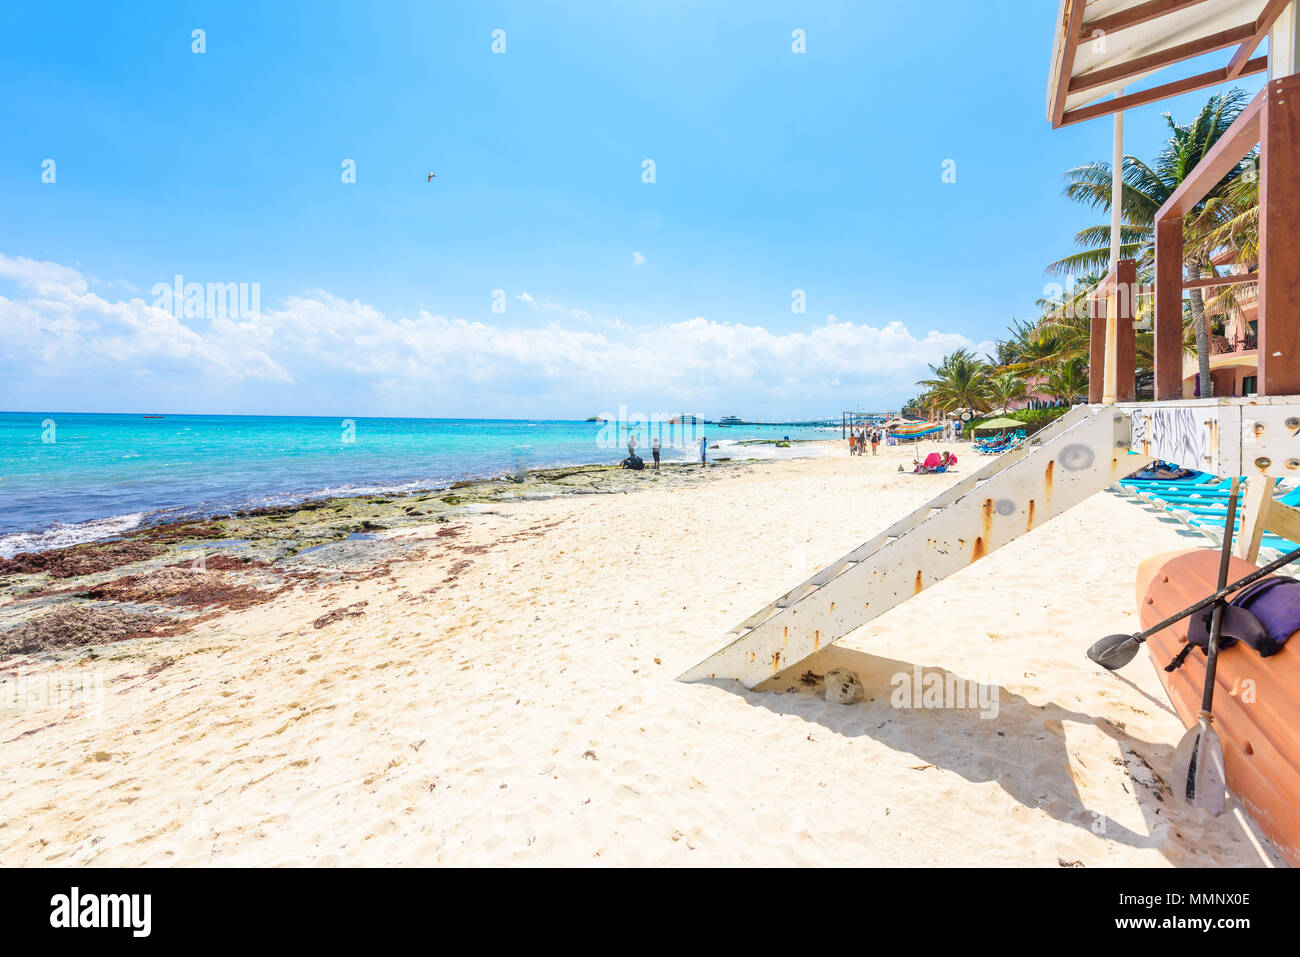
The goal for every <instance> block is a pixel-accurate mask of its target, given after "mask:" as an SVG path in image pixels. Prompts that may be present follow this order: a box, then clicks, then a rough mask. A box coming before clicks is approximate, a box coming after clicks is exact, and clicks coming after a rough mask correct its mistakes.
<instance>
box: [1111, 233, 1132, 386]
mask: <svg viewBox="0 0 1300 957" xmlns="http://www.w3.org/2000/svg"><path fill="white" fill-rule="evenodd" d="M1113 295H1114V296H1115V307H1116V312H1115V317H1116V318H1115V334H1116V342H1115V347H1116V348H1115V399H1116V400H1117V401H1119V402H1132V401H1134V400H1135V399H1136V398H1137V330H1136V329H1134V328H1133V321H1134V319H1135V318H1136V317H1137V302H1136V300H1137V263H1136V262H1134V261H1133V260H1132V259H1121V260H1120V261H1119V262H1117V263H1116V264H1115V288H1114V292H1113Z"/></svg>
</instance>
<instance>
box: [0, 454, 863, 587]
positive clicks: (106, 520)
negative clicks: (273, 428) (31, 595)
mask: <svg viewBox="0 0 1300 957" xmlns="http://www.w3.org/2000/svg"><path fill="white" fill-rule="evenodd" d="M775 441H777V440H766V439H757V440H746V441H743V442H740V441H738V442H736V443H735V445H736V446H737V449H736V451H738V452H740V453H742V454H744V453H747V452H749V451H750V446H763V445H770V444H773V443H774V442H775ZM838 441H839V440H838V439H830V438H828V439H799V440H792V444H791V449H792V452H791V454H789V455H774V456H755V457H743V458H742V457H740V456H737V455H725V456H722V457H720V458H717V459H715V458H714V457H713V454H712V453H713V452H714V451H715V450H717V448H718V447H717V446H716V445H711V446H710V458H709V464H710V466H712V465H714V464H715V463H725V462H732V461H737V462H764V461H784V460H788V459H797V458H804V457H808V456H811V455H825V454H833V452H832V450H831V443H833V442H838ZM796 442H797V443H798V444H799V445H809V446H821V447H822V448H823V449H824V451H810V452H805V453H804V454H802V455H800V454H798V453H796V452H794V451H793V449H794V448H795V443H796ZM638 451H640V450H638ZM723 451H732V450H731V449H726V450H723ZM698 467H699V463H698V462H695V463H691V462H668V461H665V462H664V463H663V466H662V469H663V470H665V471H666V470H668V469H670V468H698ZM575 469H577V470H591V471H612V472H618V471H621V470H620V467H619V465H618V464H617V463H605V462H589V461H588V462H561V463H557V464H549V465H545V466H539V467H536V468H530V469H527V470H526V471H524V473H523V476H524V478H523V479H520V478H519V477H518V475H509V474H505V473H500V474H495V475H488V474H481V473H474V472H467V473H465V475H464V477H463V478H457V479H452V480H450V481H445V482H438V483H434V484H432V485H427V486H414V487H412V486H413V485H414V483H413V482H408V483H402V485H401V486H391V487H390V490H388V491H383V490H375V491H358V492H353V493H348V494H340V495H321V494H319V493H302V495H301V496H299V495H298V494H296V493H284V494H285V495H286V497H287V498H288V501H285V502H283V503H276V504H273V505H261V506H254V507H251V508H245V507H234V508H222V507H217V506H212V507H202V506H168V507H159V508H155V509H153V510H152V511H148V512H142V513H130V514H122V515H109V516H103V517H101V518H92V519H86V520H84V521H81V522H72V523H68V524H64V525H57V526H54V527H50V528H46V529H43V530H17V531H13V532H6V533H5V534H3V535H0V569H2V568H3V563H4V562H5V561H7V560H9V559H12V558H14V557H16V556H19V555H24V554H43V553H46V552H51V551H61V550H65V549H73V548H78V547H81V546H84V545H94V544H99V543H103V542H112V541H121V540H129V539H132V538H136V537H139V536H142V535H143V536H147V535H149V534H150V533H151V532H153V531H154V530H158V529H171V528H174V527H183V526H189V525H202V524H207V523H214V522H225V521H228V520H235V519H244V518H249V517H254V516H263V515H287V514H292V513H293V512H296V511H300V510H302V509H304V508H321V507H324V506H326V505H333V504H336V503H339V502H349V501H356V500H359V499H367V500H376V499H380V498H384V499H390V500H396V499H403V498H422V497H429V496H434V495H437V494H438V493H444V492H448V491H453V490H456V489H461V488H465V487H472V486H481V485H482V486H486V485H497V484H500V483H514V484H517V485H523V484H527V483H528V482H529V481H530V480H532V479H534V478H539V477H540V478H543V479H544V478H545V477H546V476H549V475H553V474H555V473H566V472H570V471H571V470H575ZM646 471H647V472H648V471H650V466H649V465H647V468H646ZM268 494H274V493H268ZM172 510H184V511H185V514H184V516H183V517H180V518H175V517H168V515H167V512H168V511H172ZM135 515H140V516H141V517H140V519H139V521H138V522H137V523H136V524H134V525H132V526H130V527H129V528H126V529H115V528H114V523H117V524H120V522H121V520H123V519H129V518H132V517H134V516H135ZM151 519H152V520H151ZM88 526H103V527H106V528H108V529H110V530H108V531H106V532H105V533H104V534H102V535H93V537H87V538H84V539H79V540H77V541H72V542H68V543H66V544H63V543H55V542H52V543H51V544H49V545H47V546H45V547H38V548H30V547H17V548H14V549H13V550H12V551H10V550H9V549H8V548H6V547H5V546H4V545H3V543H4V541H5V540H6V539H12V538H20V537H21V538H28V539H32V540H40V539H42V538H45V537H47V536H51V535H55V536H57V535H59V534H67V533H69V532H71V531H72V530H75V529H80V528H86V527H88ZM73 534H75V532H73ZM0 575H3V571H2V570H0Z"/></svg>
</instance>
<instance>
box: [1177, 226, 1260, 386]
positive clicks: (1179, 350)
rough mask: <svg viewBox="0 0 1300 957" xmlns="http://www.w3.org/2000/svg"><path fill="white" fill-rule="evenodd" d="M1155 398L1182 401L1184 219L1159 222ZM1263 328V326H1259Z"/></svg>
mask: <svg viewBox="0 0 1300 957" xmlns="http://www.w3.org/2000/svg"><path fill="white" fill-rule="evenodd" d="M1155 286H1156V318H1155V349H1154V352H1155V366H1156V368H1155V379H1156V381H1155V392H1156V394H1155V397H1156V400H1157V401H1161V400H1165V399H1181V398H1182V397H1183V218H1182V216H1177V215H1175V216H1170V217H1169V218H1168V219H1165V220H1158V221H1157V222H1156V282H1155ZM1260 325H1261V326H1262V325H1263V323H1260Z"/></svg>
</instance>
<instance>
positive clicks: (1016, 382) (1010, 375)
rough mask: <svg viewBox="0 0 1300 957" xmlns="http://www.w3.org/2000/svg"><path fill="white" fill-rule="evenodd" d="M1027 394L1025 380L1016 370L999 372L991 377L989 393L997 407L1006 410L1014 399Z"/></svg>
mask: <svg viewBox="0 0 1300 957" xmlns="http://www.w3.org/2000/svg"><path fill="white" fill-rule="evenodd" d="M1024 394H1025V380H1024V379H1022V378H1020V376H1018V375H1016V374H1015V373H1014V372H999V373H998V374H997V375H995V376H991V377H990V378H989V395H990V396H991V397H992V399H993V401H994V403H996V405H997V407H998V408H1000V409H1003V410H1005V409H1006V407H1007V405H1008V404H1009V403H1010V402H1011V401H1012V400H1014V399H1018V398H1020V397H1021V396H1022V395H1024Z"/></svg>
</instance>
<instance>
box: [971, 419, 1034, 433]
mask: <svg viewBox="0 0 1300 957" xmlns="http://www.w3.org/2000/svg"><path fill="white" fill-rule="evenodd" d="M1024 427H1025V423H1023V422H1021V421H1020V420H1019V419H989V420H988V421H987V422H981V423H980V424H979V425H977V426H975V429H976V430H977V431H979V432H983V431H984V430H985V429H990V430H992V429H1023V428H1024Z"/></svg>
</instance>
